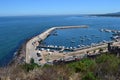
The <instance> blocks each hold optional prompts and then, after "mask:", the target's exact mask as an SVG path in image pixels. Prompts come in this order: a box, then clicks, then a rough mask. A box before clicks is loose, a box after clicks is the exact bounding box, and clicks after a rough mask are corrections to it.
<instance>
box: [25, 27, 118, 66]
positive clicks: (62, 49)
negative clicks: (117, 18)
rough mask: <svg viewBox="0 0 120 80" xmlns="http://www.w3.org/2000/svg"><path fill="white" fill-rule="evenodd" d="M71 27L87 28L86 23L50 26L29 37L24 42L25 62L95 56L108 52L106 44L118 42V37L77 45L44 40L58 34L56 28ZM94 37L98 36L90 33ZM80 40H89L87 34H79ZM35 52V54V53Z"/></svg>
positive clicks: (74, 59) (41, 63)
mask: <svg viewBox="0 0 120 80" xmlns="http://www.w3.org/2000/svg"><path fill="white" fill-rule="evenodd" d="M72 28H75V29H76V28H88V27H87V26H86V25H85V26H84V25H83V26H75V27H74V26H64V27H52V28H50V29H48V30H46V31H45V32H43V33H41V34H40V35H37V36H35V37H33V38H32V39H30V40H29V41H28V42H27V44H26V63H30V60H31V58H33V59H34V60H35V63H37V64H39V65H44V64H50V65H53V64H60V63H66V62H71V61H77V60H81V59H82V58H85V57H90V56H96V55H100V54H101V50H102V52H108V44H109V43H113V44H114V45H116V44H120V41H119V39H118V38H116V40H113V41H112V40H111V41H106V40H103V41H101V42H99V43H91V44H90V45H83V44H81V45H77V47H72V46H69V47H66V46H63V45H62V46H58V45H46V42H44V40H46V39H47V38H48V37H50V36H51V35H52V36H58V35H59V34H58V33H57V32H58V31H56V30H61V29H62V30H64V29H72ZM105 31H106V30H105ZM107 31H108V32H113V31H112V30H107ZM115 32H116V31H115ZM91 36H93V37H95V38H99V36H96V35H91ZM80 38H81V39H82V41H84V40H91V39H89V38H87V35H85V36H84V37H82V36H80ZM74 39H75V38H74V37H73V38H72V40H71V41H70V42H71V43H75V40H74ZM35 54H36V55H35Z"/></svg>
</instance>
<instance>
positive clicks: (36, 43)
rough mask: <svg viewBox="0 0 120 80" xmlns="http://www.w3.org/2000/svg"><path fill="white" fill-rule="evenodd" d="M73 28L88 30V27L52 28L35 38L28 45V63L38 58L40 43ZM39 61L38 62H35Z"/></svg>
mask: <svg viewBox="0 0 120 80" xmlns="http://www.w3.org/2000/svg"><path fill="white" fill-rule="evenodd" d="M71 28H88V26H86V25H81V26H60V27H52V28H50V29H48V30H46V31H45V32H43V33H41V34H39V35H37V36H35V37H33V38H32V39H30V40H29V41H28V42H27V43H26V60H25V62H26V63H29V62H30V59H31V58H36V55H35V54H36V53H37V50H36V47H37V46H39V43H40V42H42V41H43V40H44V39H46V38H47V37H48V36H49V35H50V34H51V33H52V32H53V31H55V30H58V29H71ZM35 61H37V60H35Z"/></svg>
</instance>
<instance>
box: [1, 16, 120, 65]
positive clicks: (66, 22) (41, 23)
mask: <svg viewBox="0 0 120 80" xmlns="http://www.w3.org/2000/svg"><path fill="white" fill-rule="evenodd" d="M74 25H75V26H76V25H88V26H89V28H84V29H83V28H80V29H65V30H57V31H56V32H57V34H58V35H57V36H54V35H51V36H49V37H48V38H47V39H46V40H45V41H44V42H45V43H46V44H47V45H58V46H66V47H70V46H72V47H76V46H77V45H81V44H83V45H90V44H91V43H98V42H100V41H103V40H107V41H109V40H111V39H110V37H111V36H112V34H111V33H105V32H100V31H99V30H100V29H102V28H106V29H114V30H120V18H117V17H91V16H80V15H69V16H19V17H17V16H16V17H0V65H5V64H7V63H9V62H10V60H11V59H12V58H13V55H14V53H15V52H16V50H17V49H18V48H19V47H20V45H21V44H22V43H23V42H24V41H25V40H26V39H28V38H31V37H33V36H35V35H37V34H40V33H42V32H43V31H45V30H47V29H48V28H51V27H53V26H74ZM85 37H87V38H88V39H90V40H87V38H86V39H85V40H84V41H81V38H85ZM71 40H73V41H75V42H74V43H71Z"/></svg>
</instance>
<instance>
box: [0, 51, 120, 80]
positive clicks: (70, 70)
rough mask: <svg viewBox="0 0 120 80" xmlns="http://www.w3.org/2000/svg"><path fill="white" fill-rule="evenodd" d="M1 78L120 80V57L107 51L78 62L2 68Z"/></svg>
mask: <svg viewBox="0 0 120 80" xmlns="http://www.w3.org/2000/svg"><path fill="white" fill-rule="evenodd" d="M0 80H120V58H118V57H116V56H115V55H112V54H109V53H105V54H102V55H100V56H98V57H95V58H86V59H83V60H81V61H78V62H72V63H68V64H60V65H54V66H49V65H45V66H43V67H41V66H38V65H37V64H35V63H34V61H33V60H31V64H23V65H13V66H9V67H6V68H0Z"/></svg>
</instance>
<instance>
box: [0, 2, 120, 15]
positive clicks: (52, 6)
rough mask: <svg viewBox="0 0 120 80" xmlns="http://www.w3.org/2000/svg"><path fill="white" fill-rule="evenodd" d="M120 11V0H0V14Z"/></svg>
mask: <svg viewBox="0 0 120 80" xmlns="http://www.w3.org/2000/svg"><path fill="white" fill-rule="evenodd" d="M113 12H120V0H0V16H21V15H71V14H104V13H113Z"/></svg>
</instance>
